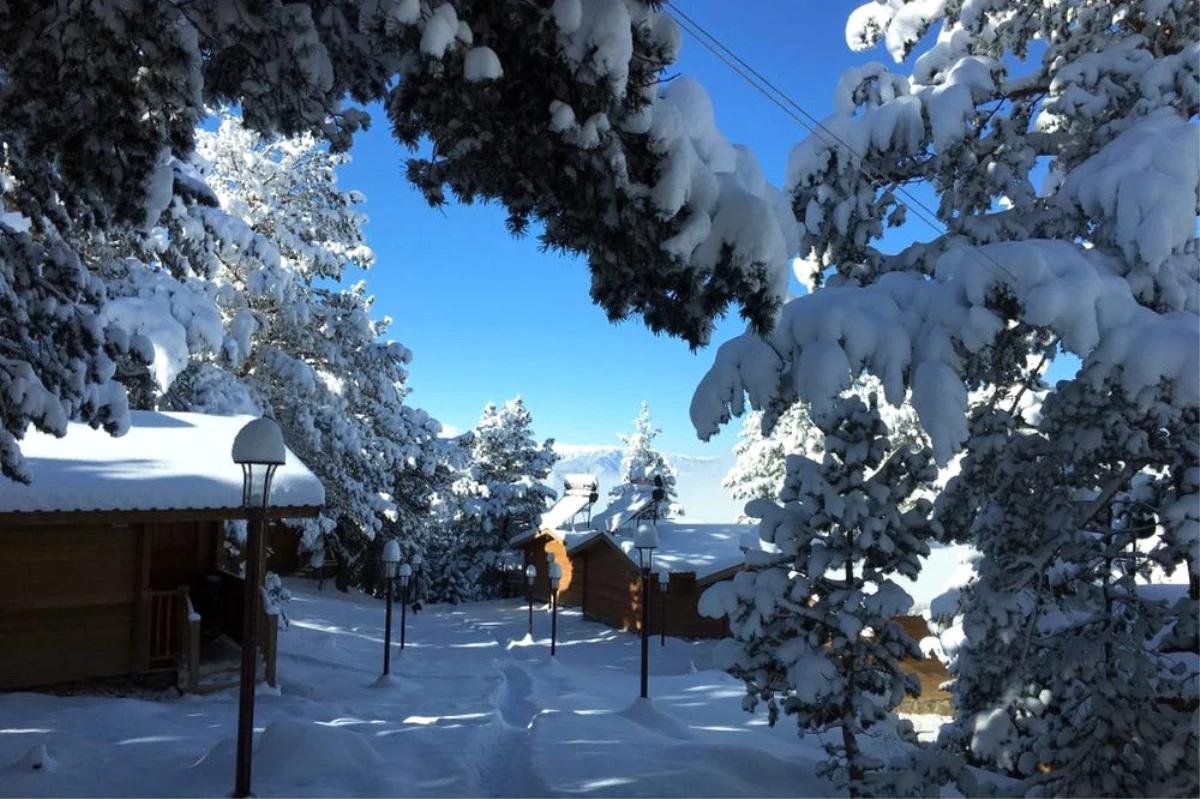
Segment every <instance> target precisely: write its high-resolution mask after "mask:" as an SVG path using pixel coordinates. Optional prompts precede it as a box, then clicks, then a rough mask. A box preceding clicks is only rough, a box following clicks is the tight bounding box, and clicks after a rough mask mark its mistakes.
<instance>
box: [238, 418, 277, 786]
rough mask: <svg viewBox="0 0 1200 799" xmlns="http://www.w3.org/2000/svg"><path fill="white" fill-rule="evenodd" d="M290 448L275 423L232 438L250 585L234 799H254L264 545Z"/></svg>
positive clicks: (255, 424) (261, 423) (258, 423)
mask: <svg viewBox="0 0 1200 799" xmlns="http://www.w3.org/2000/svg"><path fill="white" fill-rule="evenodd" d="M286 453H287V449H286V448H285V447H284V445H283V433H282V432H281V431H280V430H279V425H278V424H276V423H275V420H273V419H266V418H263V419H255V420H253V421H251V422H249V423H248V424H246V426H245V427H243V428H242V429H241V430H239V431H238V434H237V436H235V437H234V439H233V462H234V463H236V464H238V465H239V466H241V467H242V507H243V508H245V510H246V519H247V524H246V549H245V556H246V584H245V596H244V597H243V599H242V603H243V608H242V664H241V665H242V668H241V675H240V686H239V689H240V690H239V694H238V732H237V771H236V776H235V783H234V788H233V795H234V797H236V799H242V797H246V796H250V758H251V754H252V748H253V747H252V744H253V742H254V684H255V682H257V679H258V606H259V602H260V601H261V598H260V596H259V594H260V593H261V592H260V590H259V585H260V584H261V583H262V573H261V572H262V542H263V537H264V534H265V529H264V528H265V527H266V524H267V511H268V508H269V507H270V502H271V481H272V480H273V479H274V477H275V470H276V469H278V468H279V467H280V466H282V465H283V463H284V460H285V458H286Z"/></svg>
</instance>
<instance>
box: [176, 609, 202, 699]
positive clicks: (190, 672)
mask: <svg viewBox="0 0 1200 799" xmlns="http://www.w3.org/2000/svg"><path fill="white" fill-rule="evenodd" d="M180 591H182V592H183V602H181V603H180V610H181V614H182V618H181V624H180V627H181V629H182V630H183V631H184V633H183V652H182V654H181V656H180V665H181V666H182V667H183V668H185V669H186V670H187V691H188V693H195V692H196V689H197V688H198V687H199V686H200V614H199V613H197V612H196V608H195V607H194V606H193V605H192V597H191V594H190V593H188V590H187V588H186V587H184V588H181V589H180Z"/></svg>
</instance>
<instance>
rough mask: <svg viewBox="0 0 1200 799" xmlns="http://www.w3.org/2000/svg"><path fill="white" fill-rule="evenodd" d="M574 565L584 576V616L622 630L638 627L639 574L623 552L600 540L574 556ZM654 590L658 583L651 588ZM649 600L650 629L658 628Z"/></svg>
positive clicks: (582, 601)
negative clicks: (582, 571) (581, 564)
mask: <svg viewBox="0 0 1200 799" xmlns="http://www.w3.org/2000/svg"><path fill="white" fill-rule="evenodd" d="M575 560H576V564H577V568H578V564H580V563H584V564H586V565H584V566H583V567H582V568H583V570H584V572H585V574H586V576H587V578H586V580H584V581H583V596H582V598H581V601H580V606H581V608H582V610H583V616H584V618H586V619H592V620H594V621H599V622H603V623H604V624H607V625H609V626H610V627H616V628H618V629H621V630H637V629H640V625H641V612H642V605H641V596H640V595H641V576H640V574H639V573H638V570H637V568H636V567H635V566H634V565H633V563H632V562H631V561H630V560H629V557H628V556H627V555H625V553H623V552H620V551H618V550H617V549H616V548H614V547H610V546H607V545H605V544H603V543H601V544H596V545H595V546H591V547H589V548H587V549H586V550H584V551H583V552H581V553H579V554H577V555H576V558H575ZM653 590H655V591H657V590H658V588H657V586H654V587H653ZM655 604H656V603H654V602H651V604H650V611H651V614H652V616H651V622H650V629H651V630H652V631H653V630H657V629H658V627H657V626H655V622H654V618H653V614H654V613H655Z"/></svg>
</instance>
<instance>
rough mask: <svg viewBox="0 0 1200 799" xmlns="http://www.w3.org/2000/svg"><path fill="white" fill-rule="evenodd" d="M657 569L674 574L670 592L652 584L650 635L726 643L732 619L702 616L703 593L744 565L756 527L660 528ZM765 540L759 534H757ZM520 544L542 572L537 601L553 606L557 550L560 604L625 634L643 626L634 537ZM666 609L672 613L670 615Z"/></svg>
mask: <svg viewBox="0 0 1200 799" xmlns="http://www.w3.org/2000/svg"><path fill="white" fill-rule="evenodd" d="M658 530H659V548H658V549H657V550H655V553H654V570H655V571H656V572H658V571H666V572H668V573H669V575H670V579H669V581H668V582H667V589H666V591H665V592H664V591H662V590H661V588H660V587H659V584H658V578H657V575H652V576H651V580H650V583H651V584H650V595H651V596H650V608H649V610H650V630H651V632H654V633H659V632H661V631H662V629H663V627H662V624H663V621H664V619H665V621H666V632H667V635H672V636H677V637H681V638H719V637H722V636H724V635H727V634H728V625H727V623H726V621H725V620H724V619H710V618H706V617H704V616H701V615H700V613H699V611H698V610H697V606H698V604H699V601H700V594H701V593H703V591H704V589H705V588H707V587H708V586H709V585H712V584H713V583H714V582H717V581H719V580H725V579H728V578H730V577H732V576H733V575H734V574H735V573H736V572H737V570H738V569H740V568H741V565H742V561H743V557H744V556H743V553H742V549H741V546H742V545H743V544H746V543H747V541H746V540H744V539H746V534H747V533H748V532H752V531H753V527H752V526H750V525H730V524H680V523H676V522H667V521H663V522H660V523H659V526H658ZM754 539H755V540H757V536H754ZM511 543H512V545H513V546H514V547H516V548H518V549H520V550H522V551H523V560H524V565H528V564H531V563H532V564H533V565H534V566H535V568H536V569H537V577H536V578H535V580H534V589H533V593H534V597H535V598H536V599H539V600H542V601H546V600H548V599H549V596H550V581H549V579H548V577H547V574H546V562H547V559H546V555H547V554H550V553H553V554H554V556H555V562H556V563H558V564H559V565H560V566H561V567H562V570H563V574H562V578H561V580H560V582H559V595H558V596H559V602H561V603H563V604H564V605H569V606H574V607H578V608H580V609H581V610H582V611H583V615H584V618H588V619H592V620H595V621H599V622H603V623H604V624H607V625H609V626H611V627H616V628H618V629H622V630H630V631H636V630H640V629H641V619H642V606H641V584H642V577H641V571H640V569H639V568H638V560H637V550H635V549H634V548H633V538H632V536H631V535H624V534H616V533H610V532H600V531H595V530H591V531H585V532H569V531H562V530H550V529H543V530H539V531H537V532H536V533H532V532H531V533H526V534H524V535H519V536H517V537H516V538H514V539H513V540H512V542H511ZM664 608H665V610H664Z"/></svg>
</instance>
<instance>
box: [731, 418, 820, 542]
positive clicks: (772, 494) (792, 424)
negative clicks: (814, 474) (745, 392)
mask: <svg viewBox="0 0 1200 799" xmlns="http://www.w3.org/2000/svg"><path fill="white" fill-rule="evenodd" d="M764 417H765V413H764V412H763V411H751V412H750V413H748V414H746V419H745V421H744V422H742V429H741V431H740V432H739V433H738V440H737V443H736V444H734V446H733V458H734V461H733V466H731V467H730V468H729V471H728V472H726V474H725V477H724V479H723V480H722V481H721V486H722V487H723V488H725V489H728V491H729V493H730V495H731V496H732V497H733V498H734V499H740V500H745V501H747V502H749V501H751V500H755V499H770V500H775V499H779V492H780V490H781V489H782V488H783V482H784V478H785V477H786V476H787V469H786V465H787V464H786V460H787V456H788V454H795V455H805V456H807V457H809V458H815V457H820V455H821V454H822V453H823V452H824V449H825V441H824V436H823V435H821V433H820V431H819V430H817V427H816V425H814V424H813V423H812V420H811V419H810V418H809V417H808V406H807V405H805V404H804V403H802V402H795V403H792V404H791V405H790V406H789V407H788V409H787V410H786V411H784V412H783V413H781V414H779V418H778V419H776V420H775V425H774V427H771V428H770V429H769V431H767V432H764V430H763V427H764V421H763V420H764ZM752 520H753V519H752V517H750V516H748V515H747V514H746V513H745V511H744V510H743V511H742V512H741V513H739V514H738V516H737V518H736V519H735V520H734V521H736V522H737V523H738V524H745V523H747V522H750V521H752Z"/></svg>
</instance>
